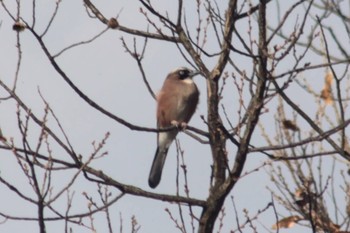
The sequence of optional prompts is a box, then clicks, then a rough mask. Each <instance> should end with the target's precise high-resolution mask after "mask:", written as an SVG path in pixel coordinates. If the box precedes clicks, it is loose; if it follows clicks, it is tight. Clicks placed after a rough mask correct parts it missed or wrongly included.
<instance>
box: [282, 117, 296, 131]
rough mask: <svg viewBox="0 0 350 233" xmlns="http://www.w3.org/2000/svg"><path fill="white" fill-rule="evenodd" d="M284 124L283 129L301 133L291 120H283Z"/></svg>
mask: <svg viewBox="0 0 350 233" xmlns="http://www.w3.org/2000/svg"><path fill="white" fill-rule="evenodd" d="M282 124H283V127H284V128H285V129H289V130H292V131H294V132H295V131H299V127H298V126H297V125H296V124H295V123H294V122H293V121H291V120H283V121H282Z"/></svg>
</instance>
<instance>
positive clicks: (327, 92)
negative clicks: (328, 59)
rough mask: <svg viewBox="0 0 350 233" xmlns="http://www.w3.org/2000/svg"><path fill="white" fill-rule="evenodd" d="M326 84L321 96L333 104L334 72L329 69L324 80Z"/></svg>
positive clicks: (327, 102)
mask: <svg viewBox="0 0 350 233" xmlns="http://www.w3.org/2000/svg"><path fill="white" fill-rule="evenodd" d="M324 82H325V83H324V86H323V89H322V91H321V98H322V99H324V101H325V102H326V104H332V103H333V96H332V83H333V74H332V73H331V72H330V71H328V72H327V74H326V77H325V80H324Z"/></svg>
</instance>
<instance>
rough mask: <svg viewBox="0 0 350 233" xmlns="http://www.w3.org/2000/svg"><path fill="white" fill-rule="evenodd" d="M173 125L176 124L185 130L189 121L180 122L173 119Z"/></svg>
mask: <svg viewBox="0 0 350 233" xmlns="http://www.w3.org/2000/svg"><path fill="white" fill-rule="evenodd" d="M170 123H171V124H172V125H174V126H176V128H178V129H179V130H185V129H186V128H187V123H186V122H178V121H175V120H173V121H171V122H170Z"/></svg>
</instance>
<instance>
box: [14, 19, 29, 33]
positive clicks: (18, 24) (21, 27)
mask: <svg viewBox="0 0 350 233" xmlns="http://www.w3.org/2000/svg"><path fill="white" fill-rule="evenodd" d="M25 28H26V25H25V24H24V23H22V22H19V21H17V22H15V23H14V24H13V26H12V29H13V30H14V31H16V32H21V31H24V29H25Z"/></svg>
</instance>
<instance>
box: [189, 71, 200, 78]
mask: <svg viewBox="0 0 350 233" xmlns="http://www.w3.org/2000/svg"><path fill="white" fill-rule="evenodd" d="M200 73H201V72H200V71H199V70H192V71H191V73H190V77H194V76H196V75H198V74H200Z"/></svg>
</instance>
